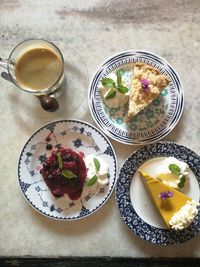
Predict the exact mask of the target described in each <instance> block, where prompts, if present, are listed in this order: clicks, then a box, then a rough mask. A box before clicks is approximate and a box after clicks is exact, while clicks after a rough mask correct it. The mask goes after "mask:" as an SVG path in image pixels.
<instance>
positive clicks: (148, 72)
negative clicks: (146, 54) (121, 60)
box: [127, 62, 169, 121]
mask: <svg viewBox="0 0 200 267" xmlns="http://www.w3.org/2000/svg"><path fill="white" fill-rule="evenodd" d="M142 80H147V82H149V85H148V88H147V89H144V88H143V87H142V83H141V82H142ZM168 84H169V79H168V77H167V76H165V75H163V74H161V73H160V71H159V70H158V69H156V68H153V67H151V66H149V65H147V64H145V63H141V62H137V63H135V65H134V74H133V78H132V83H131V91H130V97H129V109H128V114H127V120H128V121H130V120H131V119H133V117H134V116H135V115H136V114H137V113H138V112H140V111H141V110H143V109H144V108H146V107H147V106H148V105H149V104H150V103H151V102H152V101H153V100H154V99H156V98H157V97H158V96H159V94H160V93H161V91H162V90H163V89H164V88H165V87H166V86H167V85H168Z"/></svg>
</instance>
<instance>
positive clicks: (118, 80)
mask: <svg viewBox="0 0 200 267" xmlns="http://www.w3.org/2000/svg"><path fill="white" fill-rule="evenodd" d="M121 84H122V72H121V70H117V86H120V85H121Z"/></svg>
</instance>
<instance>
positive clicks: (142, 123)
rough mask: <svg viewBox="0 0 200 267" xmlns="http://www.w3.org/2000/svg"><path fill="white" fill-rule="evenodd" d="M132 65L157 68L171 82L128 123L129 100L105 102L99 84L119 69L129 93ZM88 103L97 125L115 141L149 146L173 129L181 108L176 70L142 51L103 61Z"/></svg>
mask: <svg viewBox="0 0 200 267" xmlns="http://www.w3.org/2000/svg"><path fill="white" fill-rule="evenodd" d="M135 62H143V63H146V64H148V65H151V66H153V67H155V68H157V69H159V70H160V72H161V73H162V74H165V75H166V76H167V77H168V78H169V80H170V82H169V84H168V86H167V87H166V88H165V89H164V90H163V91H162V92H161V94H160V96H159V97H158V98H157V99H155V100H154V101H153V102H152V103H151V104H150V105H149V106H148V107H146V108H145V109H144V110H142V111H141V112H139V113H138V114H137V115H136V116H135V117H134V119H133V120H132V121H130V122H128V123H127V122H125V115H126V114H127V111H128V97H126V98H125V95H122V94H120V95H118V98H117V97H116V96H117V95H116V96H115V97H114V98H115V100H114V101H113V99H114V98H112V101H111V99H108V100H105V98H104V97H103V95H104V89H105V88H103V85H102V83H101V81H102V79H103V78H113V77H114V76H115V77H116V72H117V70H120V71H121V73H122V81H123V84H125V85H126V87H128V89H129V91H130V86H131V77H132V75H133V65H134V63H135ZM115 77H114V78H113V80H114V79H115ZM128 94H129V93H127V94H126V96H128ZM88 101H89V108H90V112H91V114H92V116H93V119H94V120H95V122H96V123H97V125H98V126H99V127H100V128H101V129H102V130H103V131H104V132H105V133H106V134H107V135H108V136H110V137H111V138H113V139H114V140H116V141H119V142H121V143H125V144H130V145H141V144H142V145H143V144H149V143H153V142H156V141H158V140H160V139H161V138H163V137H164V136H166V135H167V134H168V133H169V132H170V131H171V130H172V129H173V128H174V127H175V126H176V124H177V122H178V121H179V119H180V117H181V114H182V111H183V107H184V96H183V89H182V85H181V81H180V78H179V77H178V75H177V73H176V72H175V70H174V69H173V68H172V67H171V66H170V64H169V63H168V62H167V61H166V60H164V59H162V58H161V57H159V56H157V55H155V54H152V53H150V52H145V51H125V52H121V53H119V54H117V55H114V56H112V57H111V58H109V59H108V60H106V61H105V62H104V63H103V64H102V66H101V67H100V68H99V69H98V71H97V72H96V74H95V75H94V77H93V79H92V81H91V84H90V87H89V94H88Z"/></svg>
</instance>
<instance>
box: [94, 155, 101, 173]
mask: <svg viewBox="0 0 200 267" xmlns="http://www.w3.org/2000/svg"><path fill="white" fill-rule="evenodd" d="M94 165H95V168H96V172H99V170H100V167H101V165H100V162H99V161H98V159H96V158H94Z"/></svg>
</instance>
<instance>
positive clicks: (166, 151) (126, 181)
mask: <svg viewBox="0 0 200 267" xmlns="http://www.w3.org/2000/svg"><path fill="white" fill-rule="evenodd" d="M183 152H184V153H183ZM181 153H182V155H181ZM174 154H177V155H178V157H179V159H182V160H183V158H185V157H186V158H188V159H190V162H188V161H187V163H188V165H189V167H190V169H191V170H192V171H193V173H194V174H195V176H196V179H197V181H198V184H199V185H200V156H199V155H198V154H197V153H196V152H194V151H192V150H191V149H190V148H187V147H186V146H183V145H180V144H177V143H175V142H168V141H162V142H161V141H160V142H157V143H153V144H148V145H145V146H143V147H141V148H139V149H138V150H137V151H135V152H133V153H132V154H131V155H129V157H128V158H127V159H126V160H125V161H124V163H123V165H122V166H121V168H120V170H119V175H118V180H117V183H116V188H115V200H116V204H117V207H118V210H119V213H120V215H121V217H122V219H123V221H124V222H125V224H127V226H128V227H129V228H130V229H131V230H132V232H133V233H134V234H136V235H137V236H139V237H140V238H141V239H143V240H146V241H148V242H150V243H153V244H159V245H174V244H180V243H183V242H186V241H188V240H190V239H191V238H194V237H196V236H197V235H199V233H200V207H198V215H197V217H196V219H195V220H194V222H193V223H192V224H191V225H190V226H189V227H188V228H186V229H184V230H181V231H175V230H170V229H161V228H157V227H155V226H152V225H150V224H148V223H146V222H145V221H144V220H143V219H142V218H140V217H139V215H138V214H137V213H136V211H135V209H134V207H133V205H132V203H131V199H130V185H131V180H132V177H133V175H134V173H135V172H136V170H137V169H138V167H139V166H140V165H141V164H142V163H144V162H145V161H146V160H149V159H152V158H156V157H159V156H175V155H174ZM152 155H154V156H153V157H152ZM181 157H182V158H181ZM193 160H194V161H195V162H197V163H194V162H193ZM196 164H199V167H198V165H196Z"/></svg>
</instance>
